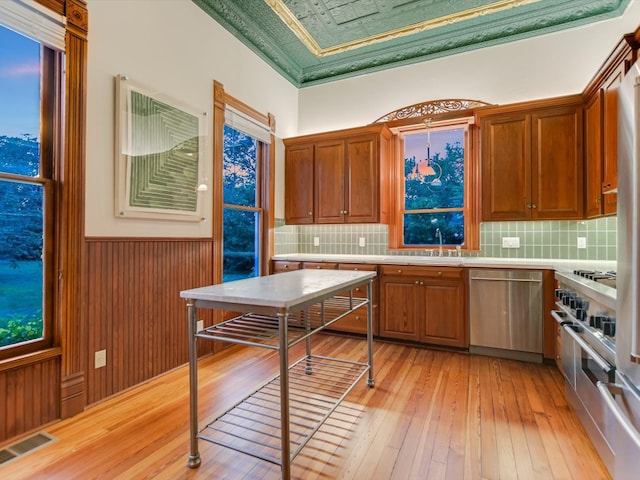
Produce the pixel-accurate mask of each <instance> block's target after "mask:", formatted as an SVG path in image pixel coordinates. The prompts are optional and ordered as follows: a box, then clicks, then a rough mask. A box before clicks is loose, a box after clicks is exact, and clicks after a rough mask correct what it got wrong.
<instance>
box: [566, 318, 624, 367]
mask: <svg viewBox="0 0 640 480" xmlns="http://www.w3.org/2000/svg"><path fill="white" fill-rule="evenodd" d="M562 328H564V329H565V331H566V332H567V333H568V334H569V336H571V338H573V339H574V340H575V342H576V343H577V344H578V345H580V348H582V349H583V350H584V351H585V352H587V354H588V355H589V356H590V357H591V358H593V360H594V361H595V362H596V363H597V364H598V366H599V367H600V368H602V370H603V371H604V373H611V372H613V371H614V370H615V367H612V366H611V365H609V363H607V362H606V361H605V360H603V359H602V357H600V355H598V353H597V352H596V351H595V350H594V349H593V348H592V347H591V346H590V345H589V344H588V343H587V342H585V341H584V340H583V339H582V338H580V335H578V334H577V333H576V332H574V330H573V329H572V328H571V326H570V325H563V326H562Z"/></svg>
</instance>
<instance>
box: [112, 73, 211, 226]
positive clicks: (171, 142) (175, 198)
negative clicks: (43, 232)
mask: <svg viewBox="0 0 640 480" xmlns="http://www.w3.org/2000/svg"><path fill="white" fill-rule="evenodd" d="M115 84H116V129H115V131H116V175H115V180H116V208H115V214H116V216H118V217H125V218H126V217H133V218H154V219H170V220H191V221H201V220H202V213H201V210H202V202H203V195H202V193H203V192H204V191H206V190H207V187H206V183H205V182H206V180H205V179H204V177H203V171H204V168H203V166H204V161H205V157H204V155H205V152H206V142H207V122H206V113H202V112H198V111H197V110H196V109H194V108H190V107H188V106H186V105H184V104H182V103H181V102H180V101H178V100H176V99H173V98H170V97H168V96H166V95H162V94H161V93H159V92H158V91H157V90H153V89H151V88H148V87H144V86H142V85H140V84H137V83H135V82H133V81H131V80H130V79H129V78H128V77H127V76H126V75H116V77H115Z"/></svg>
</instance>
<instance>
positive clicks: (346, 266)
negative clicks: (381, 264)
mask: <svg viewBox="0 0 640 480" xmlns="http://www.w3.org/2000/svg"><path fill="white" fill-rule="evenodd" d="M338 270H355V271H363V272H376V271H378V266H377V265H373V264H371V263H341V264H340V265H338Z"/></svg>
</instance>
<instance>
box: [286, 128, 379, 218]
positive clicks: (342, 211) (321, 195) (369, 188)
mask: <svg viewBox="0 0 640 480" xmlns="http://www.w3.org/2000/svg"><path fill="white" fill-rule="evenodd" d="M390 139H391V132H390V131H389V129H388V128H387V127H385V126H384V125H372V126H367V127H362V128H353V129H349V130H341V131H337V132H329V133H323V134H316V135H307V136H304V137H297V138H289V139H285V140H284V143H285V148H286V153H285V159H286V164H285V221H286V223H288V224H302V223H317V224H328V223H332V224H336V223H378V222H379V223H386V222H387V207H386V205H384V202H386V201H387V196H386V195H387V194H385V191H386V190H388V188H387V182H389V179H388V178H387V175H386V173H387V171H388V161H389V148H390ZM301 151H303V152H304V154H303V153H301ZM309 156H310V157H311V159H310V160H309V158H308V157H309ZM297 162H305V163H306V164H307V166H308V165H309V164H312V165H313V167H312V168H311V170H309V169H308V168H306V167H300V166H299V165H296V163H297ZM301 189H305V190H306V191H305V192H300V191H299V190H301ZM309 195H310V196H311V198H312V201H311V207H312V208H311V209H309V208H308V207H309V204H308V202H309ZM302 205H304V207H302ZM309 212H312V213H311V215H309ZM305 215H306V216H305ZM309 216H311V219H309Z"/></svg>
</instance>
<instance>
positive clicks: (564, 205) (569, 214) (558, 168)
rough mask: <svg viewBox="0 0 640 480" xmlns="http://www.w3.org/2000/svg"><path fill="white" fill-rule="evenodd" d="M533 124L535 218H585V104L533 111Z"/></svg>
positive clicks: (533, 215) (533, 209)
mask: <svg viewBox="0 0 640 480" xmlns="http://www.w3.org/2000/svg"><path fill="white" fill-rule="evenodd" d="M531 124H532V162H533V168H532V173H531V176H532V182H531V185H532V187H531V188H532V192H533V195H532V197H533V198H532V200H533V208H532V209H531V211H532V218H534V219H538V220H562V219H580V218H582V216H583V211H584V206H583V201H584V185H583V157H582V129H583V125H582V107H580V106H562V107H553V108H547V109H544V110H540V111H537V112H534V113H532V114H531Z"/></svg>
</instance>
